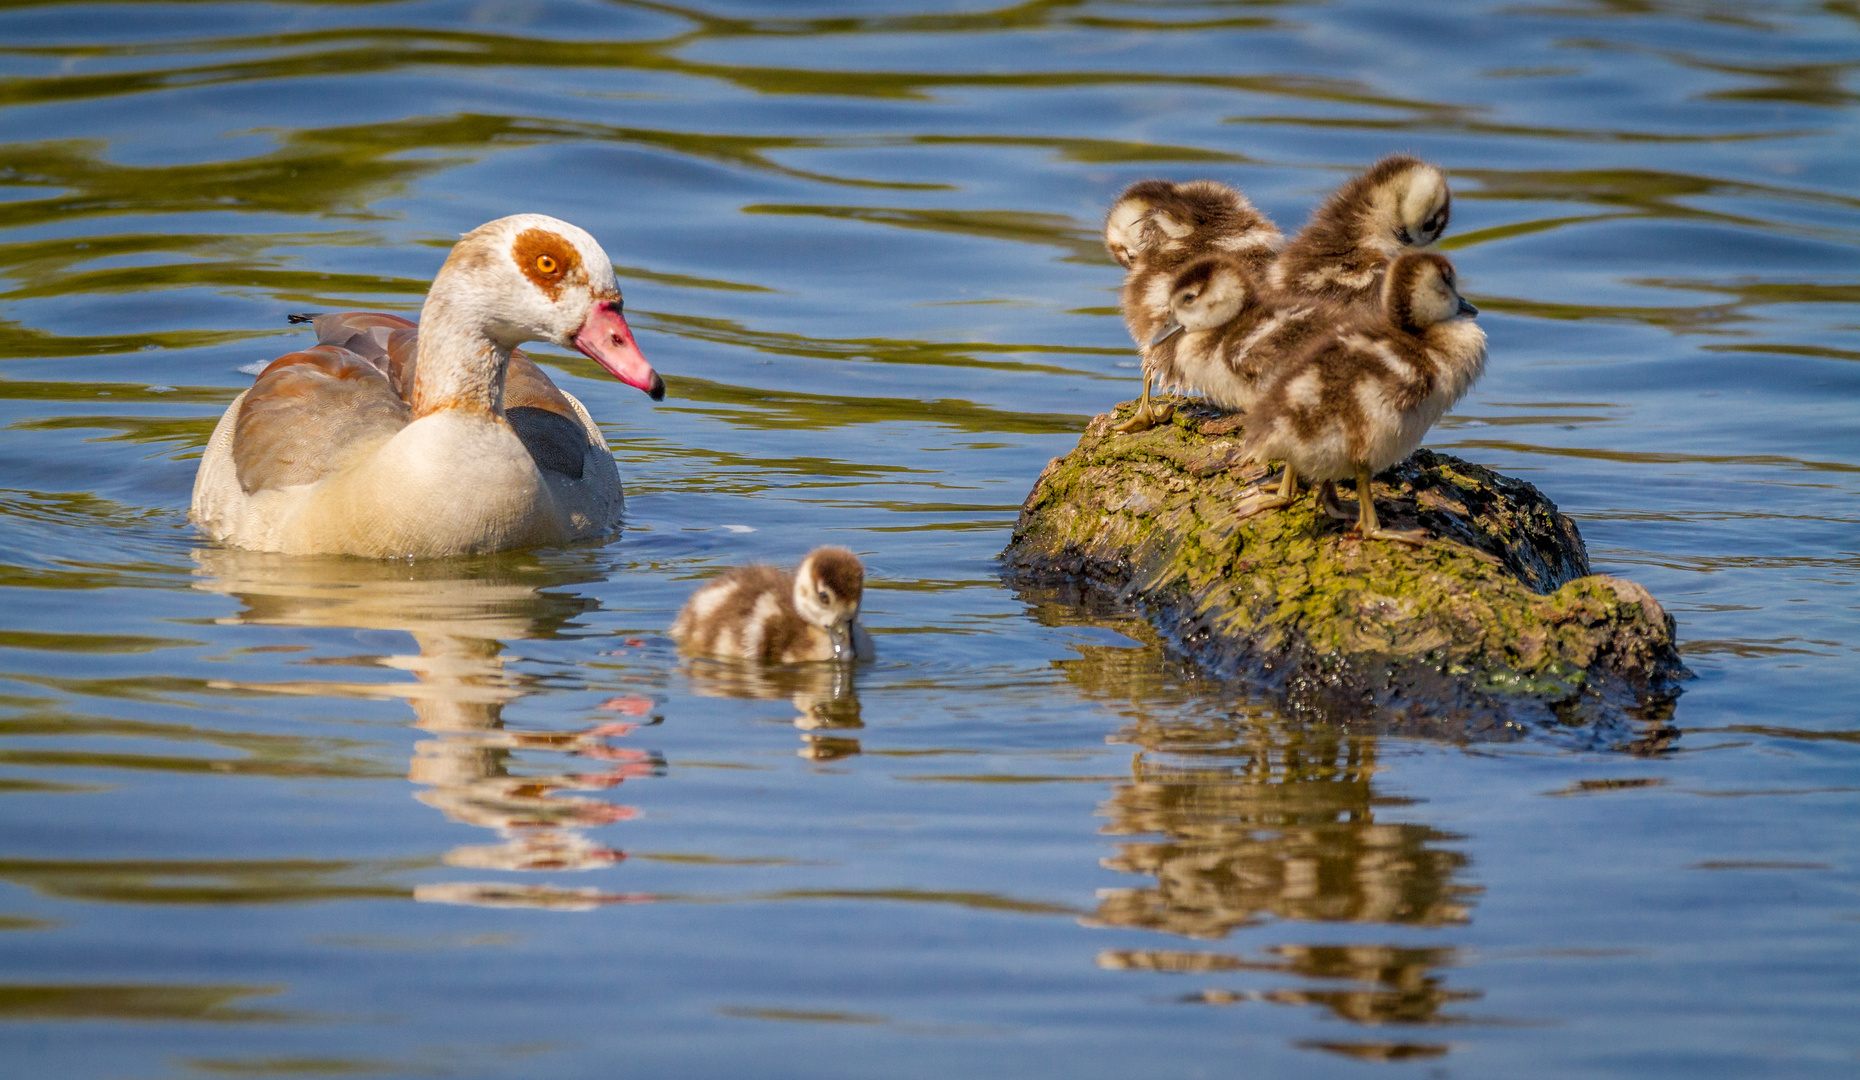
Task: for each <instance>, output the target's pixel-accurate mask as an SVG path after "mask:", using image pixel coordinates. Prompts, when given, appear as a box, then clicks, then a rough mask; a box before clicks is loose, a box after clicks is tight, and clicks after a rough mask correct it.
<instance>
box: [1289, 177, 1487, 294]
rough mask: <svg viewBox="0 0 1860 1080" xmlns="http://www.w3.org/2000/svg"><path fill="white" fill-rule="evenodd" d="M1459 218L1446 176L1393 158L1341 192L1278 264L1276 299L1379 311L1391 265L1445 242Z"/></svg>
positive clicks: (1315, 215) (1314, 216)
mask: <svg viewBox="0 0 1860 1080" xmlns="http://www.w3.org/2000/svg"><path fill="white" fill-rule="evenodd" d="M1452 213H1453V193H1452V192H1451V191H1450V190H1449V189H1448V187H1447V174H1446V173H1444V172H1442V171H1441V170H1440V169H1439V168H1437V167H1436V166H1433V165H1430V164H1428V163H1427V162H1425V161H1422V160H1420V159H1419V158H1413V157H1409V156H1408V155H1406V154H1392V155H1390V156H1388V157H1385V158H1383V159H1382V160H1381V161H1378V162H1376V163H1375V164H1374V165H1372V166H1370V167H1369V169H1368V170H1367V171H1365V172H1364V173H1362V174H1361V175H1359V176H1357V177H1356V178H1355V179H1354V180H1351V181H1350V182H1349V183H1347V184H1345V185H1343V186H1342V187H1341V188H1338V189H1337V191H1336V193H1335V194H1333V195H1331V197H1330V198H1329V199H1326V200H1325V201H1324V204H1323V205H1322V206H1319V207H1318V208H1317V210H1316V212H1314V213H1313V214H1312V215H1311V220H1310V221H1309V222H1307V223H1306V224H1305V227H1304V228H1303V229H1300V230H1299V231H1298V235H1297V236H1295V237H1293V238H1292V240H1291V242H1290V243H1288V244H1286V245H1285V247H1284V249H1283V250H1281V251H1280V252H1279V255H1278V258H1276V259H1275V260H1273V264H1272V268H1271V271H1270V275H1269V277H1268V283H1269V284H1270V285H1271V286H1272V287H1273V288H1274V289H1275V290H1277V291H1279V292H1284V293H1292V294H1296V295H1300V296H1308V297H1313V298H1315V299H1320V300H1326V301H1329V302H1332V303H1337V304H1361V305H1366V306H1371V307H1373V306H1374V305H1375V304H1376V302H1377V300H1378V299H1379V295H1380V292H1381V285H1382V275H1383V272H1384V270H1386V269H1387V267H1388V265H1389V262H1390V260H1392V259H1394V258H1395V257H1396V256H1398V255H1400V254H1401V253H1402V252H1403V251H1406V250H1409V249H1412V248H1419V247H1426V246H1427V245H1429V244H1431V243H1433V242H1434V241H1436V240H1438V239H1440V234H1441V233H1443V232H1445V231H1446V229H1447V222H1448V220H1449V219H1450V218H1451V217H1452Z"/></svg>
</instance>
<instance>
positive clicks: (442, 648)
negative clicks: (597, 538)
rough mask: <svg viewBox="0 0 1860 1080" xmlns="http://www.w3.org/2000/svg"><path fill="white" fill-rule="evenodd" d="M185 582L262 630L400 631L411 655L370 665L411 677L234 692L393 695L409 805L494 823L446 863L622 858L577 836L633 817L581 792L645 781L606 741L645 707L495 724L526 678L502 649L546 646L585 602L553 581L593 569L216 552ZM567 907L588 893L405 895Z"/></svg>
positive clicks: (558, 866)
mask: <svg viewBox="0 0 1860 1080" xmlns="http://www.w3.org/2000/svg"><path fill="white" fill-rule="evenodd" d="M194 557H195V560H196V561H197V562H198V563H199V566H200V569H199V571H198V581H197V582H196V587H197V588H201V589H205V590H208V591H212V592H218V593H224V594H227V595H229V596H234V597H237V598H238V599H239V600H240V601H241V602H242V603H243V604H244V609H243V610H242V611H241V612H239V613H238V614H237V615H235V616H232V617H231V618H230V619H228V620H227V621H229V622H237V623H247V624H257V625H267V626H321V627H353V628H356V629H367V630H402V631H406V632H407V633H409V634H411V635H412V636H413V640H414V642H415V644H416V645H417V647H418V651H417V652H415V653H413V654H411V655H397V656H382V657H376V658H374V662H375V663H378V664H380V665H382V666H384V667H389V668H398V669H400V670H403V671H408V672H410V673H412V674H413V676H414V677H415V679H416V680H417V681H416V682H414V683H379V682H349V683H343V682H319V681H303V682H292V683H272V684H258V685H253V684H242V685H243V687H244V688H246V689H258V690H266V691H271V692H283V693H299V694H314V695H319V696H331V695H334V696H354V697H373V698H378V697H382V696H388V695H392V696H397V697H402V698H404V699H406V701H407V702H408V704H409V705H410V706H412V708H413V711H414V714H415V716H416V717H417V719H416V720H415V726H416V727H419V728H420V729H422V730H424V731H427V732H429V733H431V734H432V736H433V738H430V739H423V740H421V741H420V742H419V743H418V744H417V745H416V747H415V754H414V757H413V759H412V761H411V762H410V763H409V766H408V779H410V780H412V781H413V782H415V783H416V784H421V785H424V787H425V790H423V791H421V792H420V793H419V794H418V796H417V797H418V798H419V800H420V801H421V802H423V803H426V804H427V805H429V806H432V807H434V808H435V809H438V810H439V811H441V812H442V813H444V814H445V815H446V817H447V818H449V819H450V820H453V821H458V822H463V823H465V824H470V825H475V826H478V827H480V828H485V829H490V830H492V831H494V832H495V833H496V834H497V836H498V842H497V843H495V844H474V845H464V846H460V847H457V848H455V849H453V850H452V851H451V852H449V853H448V854H447V855H446V857H445V861H446V862H447V863H448V864H450V865H454V866H462V867H471V868H476V869H495V870H513V871H525V870H527V871H537V870H555V871H560V870H589V869H597V868H600V867H606V866H611V865H613V864H614V863H616V862H618V861H620V860H621V859H623V858H625V856H624V854H622V853H621V852H620V851H618V850H615V849H613V848H610V847H606V846H604V845H601V844H598V843H596V842H594V841H593V840H591V839H590V838H589V837H588V836H586V835H585V834H584V833H583V832H582V831H581V830H583V829H586V828H589V827H593V826H599V825H606V824H610V823H612V822H615V821H620V820H624V819H626V818H629V817H632V816H633V815H634V811H633V809H632V808H631V807H626V806H621V805H617V804H615V803H612V802H609V801H607V800H605V799H601V798H596V797H593V796H589V795H573V794H566V793H568V792H589V791H598V790H601V789H606V788H611V787H613V786H615V785H617V784H619V783H621V782H623V781H625V780H627V779H630V778H633V777H638V776H644V775H649V774H651V773H653V772H655V771H657V770H658V769H659V768H660V767H661V766H660V762H659V761H658V760H657V759H655V758H653V757H651V756H649V755H647V754H645V753H643V752H640V751H637V750H631V749H625V748H618V747H615V746H613V745H611V744H610V742H609V739H610V738H611V737H614V736H618V735H623V734H625V733H627V732H628V731H630V730H631V729H632V727H633V726H634V722H636V721H637V720H639V719H642V718H644V717H645V716H646V714H648V713H649V712H650V708H651V702H650V701H647V700H646V699H643V698H627V699H615V701H614V702H610V703H609V706H608V708H609V709H610V711H617V712H620V713H622V714H624V715H626V716H628V719H626V720H616V721H612V722H608V723H602V724H596V725H592V726H590V727H586V728H583V729H579V730H571V731H515V730H511V729H509V728H506V727H505V725H504V721H503V709H504V706H505V705H506V704H507V703H509V702H511V701H514V700H517V699H519V698H521V697H523V696H524V694H525V693H526V692H527V689H526V686H525V684H524V681H523V680H522V679H521V678H518V677H514V676H512V675H511V674H510V673H508V672H506V671H505V669H504V658H503V651H504V644H503V643H504V641H506V640H510V639H522V638H532V637H539V636H547V635H549V634H552V633H555V632H556V631H557V630H559V629H560V628H561V627H562V626H563V625H564V624H566V623H567V622H568V621H569V620H571V619H573V618H574V617H575V616H577V615H580V614H582V613H583V612H585V611H587V610H589V609H590V608H591V607H593V606H594V602H593V601H592V600H588V599H586V598H582V597H577V596H573V595H568V594H564V593H559V592H553V591H551V592H544V591H542V590H543V589H544V588H546V587H549V586H562V585H572V584H575V583H578V582H582V581H591V580H598V579H599V578H600V577H602V576H603V571H602V568H601V567H600V566H598V565H595V564H592V563H585V564H580V565H576V566H571V567H568V568H564V569H550V568H546V567H544V566H543V565H541V564H539V563H537V562H536V561H534V560H530V559H523V558H521V557H512V556H506V557H503V558H501V559H480V560H470V561H469V562H466V561H463V560H450V561H427V562H417V563H400V562H386V563H384V562H370V561H363V560H356V559H340V558H304V557H300V556H287V555H276V554H270V553H263V552H247V551H238V550H235V549H226V548H203V549H198V550H196V552H195V553H194ZM520 752H547V753H556V754H565V755H568V756H569V757H571V758H572V759H575V760H578V761H593V762H598V767H597V768H595V769H591V770H587V771H570V770H566V769H564V770H561V771H556V772H547V773H540V774H538V773H513V772H512V769H511V764H512V761H513V758H514V757H515V755H517V754H518V753H520ZM557 893H559V894H560V896H561V897H562V898H563V903H564V904H565V905H567V906H570V907H579V906H583V905H585V904H586V903H588V902H589V897H590V896H591V895H605V894H596V893H593V892H591V891H590V890H586V889H567V890H556V889H553V888H552V887H549V886H532V885H522V886H514V885H511V884H509V883H488V884H480V883H470V882H463V883H446V884H442V885H421V886H419V887H418V888H416V890H415V897H416V899H441V900H448V901H460V900H469V899H470V898H471V897H473V896H475V895H480V894H481V895H482V899H483V902H486V903H495V904H499V905H505V904H511V903H519V902H520V903H521V904H522V905H523V906H558V905H555V904H553V903H551V902H550V899H549V898H550V897H551V896H554V895H556V894H557Z"/></svg>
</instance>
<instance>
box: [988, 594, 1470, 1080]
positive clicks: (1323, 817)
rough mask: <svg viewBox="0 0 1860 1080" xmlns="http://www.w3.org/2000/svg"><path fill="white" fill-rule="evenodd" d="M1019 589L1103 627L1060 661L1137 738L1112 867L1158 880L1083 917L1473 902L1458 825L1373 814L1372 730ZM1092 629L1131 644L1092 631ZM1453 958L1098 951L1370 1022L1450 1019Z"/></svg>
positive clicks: (1241, 998) (1142, 966)
mask: <svg viewBox="0 0 1860 1080" xmlns="http://www.w3.org/2000/svg"><path fill="white" fill-rule="evenodd" d="M1023 597H1024V598H1026V599H1028V600H1029V601H1030V602H1032V603H1033V604H1034V605H1035V606H1034V612H1033V613H1034V616H1035V617H1036V618H1038V619H1039V620H1040V622H1042V623H1043V624H1045V625H1048V626H1087V627H1091V628H1093V629H1094V630H1095V631H1096V634H1095V635H1087V634H1081V635H1080V639H1081V640H1080V642H1079V643H1077V644H1075V645H1074V648H1076V649H1077V650H1078V652H1079V657H1078V658H1077V659H1074V660H1063V661H1060V662H1059V664H1058V667H1059V668H1060V670H1062V671H1063V672H1064V673H1065V676H1066V678H1067V680H1068V681H1070V682H1071V683H1072V685H1073V686H1074V687H1075V688H1076V689H1077V690H1078V691H1079V692H1080V693H1081V694H1082V695H1083V696H1085V697H1087V698H1089V699H1092V700H1095V701H1099V702H1102V703H1103V704H1104V705H1105V706H1106V707H1107V708H1110V709H1112V710H1114V711H1116V712H1118V713H1120V714H1122V715H1123V716H1124V718H1125V722H1124V726H1123V727H1122V728H1121V729H1120V730H1119V731H1118V732H1117V734H1116V735H1114V736H1112V737H1111V738H1112V741H1113V742H1122V743H1129V744H1132V745H1134V746H1136V747H1137V748H1138V749H1137V753H1136V754H1135V756H1134V758H1133V759H1132V762H1131V777H1130V780H1129V781H1127V782H1124V783H1120V784H1118V785H1117V786H1116V787H1115V788H1114V789H1113V791H1112V792H1111V796H1110V798H1109V799H1108V800H1106V802H1105V803H1104V804H1103V806H1102V807H1101V808H1100V812H1101V815H1102V816H1103V817H1104V818H1106V819H1107V824H1106V825H1105V826H1104V832H1106V833H1107V834H1110V835H1113V836H1124V837H1130V838H1132V839H1130V840H1129V841H1127V842H1125V843H1122V844H1120V845H1119V847H1118V850H1117V852H1116V854H1114V855H1112V856H1111V857H1109V858H1107V859H1105V860H1104V865H1105V866H1106V867H1109V868H1111V869H1114V870H1120V871H1123V872H1125V873H1128V874H1132V875H1139V876H1141V877H1144V878H1148V879H1150V880H1149V881H1148V882H1145V883H1144V884H1141V885H1134V886H1131V887H1127V888H1118V889H1107V890H1103V891H1102V892H1100V894H1099V903H1098V906H1097V908H1096V910H1095V911H1093V912H1092V914H1091V916H1090V917H1089V918H1088V919H1086V920H1085V921H1086V922H1087V923H1089V924H1094V925H1100V926H1118V927H1131V928H1139V929H1146V930H1154V931H1160V932H1163V933H1169V934H1178V935H1181V936H1184V937H1192V938H1203V939H1217V938H1223V937H1226V936H1228V935H1229V934H1230V933H1232V932H1233V931H1234V930H1236V929H1238V928H1241V927H1245V926H1249V925H1253V924H1257V923H1262V922H1265V921H1267V920H1269V919H1279V920H1302V921H1324V922H1347V923H1352V924H1357V925H1358V926H1361V925H1363V924H1374V923H1382V924H1403V925H1410V926H1440V925H1450V924H1455V923H1462V922H1465V921H1466V920H1467V919H1468V918H1469V917H1470V914H1471V911H1470V906H1469V905H1470V903H1471V901H1472V898H1473V897H1474V896H1475V895H1476V894H1477V891H1478V890H1477V889H1476V888H1475V887H1472V886H1469V885H1466V884H1464V883H1462V882H1460V881H1459V880H1457V878H1458V877H1459V875H1460V874H1461V873H1463V871H1464V868H1465V866H1466V858H1465V856H1463V855H1461V854H1460V853H1459V852H1456V851H1453V850H1451V849H1449V848H1447V847H1446V846H1445V845H1446V844H1447V843H1449V842H1450V841H1452V840H1453V839H1454V838H1453V837H1452V836H1450V835H1449V834H1446V833H1442V832H1440V831H1439V830H1436V829H1434V828H1432V827H1430V826H1428V825H1425V824H1419V823H1408V822H1389V821H1380V820H1378V819H1377V818H1378V813H1379V812H1382V811H1383V809H1384V808H1386V807H1389V806H1392V805H1401V804H1402V801H1401V800H1399V799H1393V798H1390V797H1387V796H1383V795H1379V794H1378V793H1377V791H1376V785H1375V775H1376V770H1377V764H1376V752H1377V745H1378V744H1377V736H1375V735H1373V734H1369V733H1361V732H1351V731H1349V730H1347V729H1344V728H1340V727H1334V726H1317V725H1311V724H1307V723H1303V722H1300V721H1298V720H1296V719H1287V718H1284V717H1281V716H1278V715H1276V714H1274V713H1273V712H1271V711H1268V710H1266V709H1264V708H1261V707H1260V706H1259V704H1258V703H1257V702H1249V701H1248V700H1247V699H1245V698H1244V697H1241V696H1238V695H1236V694H1234V693H1232V692H1231V691H1229V692H1226V693H1223V692H1222V691H1223V688H1222V687H1221V686H1220V685H1219V684H1209V683H1205V682H1198V681H1197V680H1196V676H1195V674H1194V672H1193V671H1192V669H1187V668H1185V667H1184V666H1183V665H1182V664H1180V663H1178V662H1176V661H1173V660H1171V659H1170V658H1169V657H1168V656H1167V655H1166V654H1165V652H1164V650H1163V649H1162V647H1161V645H1160V644H1159V642H1158V641H1157V637H1156V634H1155V631H1154V630H1152V629H1151V628H1150V627H1149V626H1148V625H1147V624H1146V623H1145V622H1143V621H1142V620H1140V619H1136V618H1133V617H1132V616H1131V615H1130V614H1129V613H1128V612H1127V611H1122V610H1120V609H1118V608H1116V607H1114V606H1110V605H1107V604H1106V603H1104V602H1103V601H1102V600H1101V599H1093V598H1091V597H1089V596H1085V597H1082V598H1080V597H1076V596H1074V597H1072V598H1068V597H1067V596H1066V595H1065V594H1064V593H1063V592H1058V591H1050V590H1049V591H1035V590H1029V591H1028V592H1027V593H1024V594H1023ZM1068 599H1078V600H1080V601H1081V602H1079V603H1069V602H1068ZM1108 631H1115V632H1116V634H1118V635H1121V638H1118V637H1113V636H1112V634H1110V633H1108ZM1094 636H1095V637H1096V639H1097V640H1099V641H1104V640H1107V639H1108V640H1122V641H1124V642H1125V644H1123V645H1121V646H1120V645H1108V644H1087V643H1085V642H1086V640H1089V639H1090V638H1092V637H1094ZM1453 964H1454V954H1453V950H1451V949H1426V948H1408V947H1401V946H1394V945H1380V944H1364V945H1330V944H1325V945H1297V944H1288V945H1278V946H1274V947H1272V948H1269V949H1267V950H1266V952H1265V955H1264V956H1263V957H1261V958H1258V959H1254V958H1249V957H1243V956H1235V955H1229V954H1226V953H1220V952H1207V951H1199V950H1185V949H1117V950H1106V951H1104V952H1102V953H1100V954H1099V955H1098V965H1099V966H1100V967H1102V968H1106V969H1111V970H1132V971H1152V972H1166V973H1174V974H1179V975H1183V976H1186V977H1188V978H1191V979H1194V980H1195V981H1196V982H1197V983H1201V985H1199V986H1197V987H1195V988H1193V989H1190V990H1188V991H1186V992H1185V993H1184V994H1183V996H1182V997H1181V998H1180V999H1179V1000H1183V1001H1189V1002H1195V1003H1200V1004H1211V1005H1225V1004H1238V1003H1242V1002H1258V1003H1267V1004H1281V1005H1297V1006H1304V1007H1317V1008H1321V1009H1324V1010H1326V1011H1327V1012H1329V1013H1330V1014H1332V1015H1333V1016H1336V1017H1337V1018H1339V1019H1343V1020H1349V1021H1353V1022H1357V1023H1363V1024H1381V1023H1403V1024H1407V1023H1415V1024H1419V1023H1429V1024H1431V1023H1442V1022H1451V1021H1452V1020H1454V1019H1455V1018H1454V1017H1452V1016H1450V1015H1447V1014H1446V1013H1445V1012H1444V1010H1446V1009H1447V1008H1449V1007H1450V1006H1451V1004H1452V1003H1454V1002H1459V1001H1465V1000H1472V999H1475V998H1477V997H1479V996H1480V995H1479V994H1478V993H1477V992H1476V991H1464V990H1458V989H1448V988H1447V987H1446V986H1445V985H1444V980H1443V977H1442V975H1441V972H1442V970H1443V969H1445V968H1448V967H1451V966H1453ZM1230 973H1231V974H1235V975H1239V974H1251V975H1254V976H1259V975H1264V976H1267V977H1270V976H1272V975H1274V974H1277V975H1280V976H1283V977H1285V979H1286V981H1287V982H1289V983H1292V985H1289V986H1282V987H1269V988H1263V989H1261V988H1239V987H1233V986H1223V985H1219V984H1215V985H1208V984H1207V983H1208V982H1209V981H1212V980H1211V979H1210V977H1218V976H1220V975H1223V974H1230ZM1294 980H1298V981H1310V982H1313V983H1316V984H1317V985H1315V986H1306V985H1298V983H1297V982H1294ZM1339 982H1342V983H1346V984H1347V985H1342V986H1339V985H1335V984H1337V983H1339ZM1326 984H1329V985H1326ZM1339 1045H1340V1046H1341V1045H1344V1044H1339ZM1348 1045H1349V1046H1350V1047H1352V1048H1355V1049H1360V1048H1361V1047H1367V1046H1370V1044H1367V1043H1365V1044H1348ZM1376 1045H1378V1046H1379V1045H1381V1044H1376ZM1391 1045H1393V1044H1391ZM1400 1045H1401V1046H1404V1047H1406V1046H1409V1045H1410V1044H1405V1043H1404V1044H1400ZM1414 1045H1420V1044H1414ZM1326 1048H1327V1049H1329V1048H1330V1047H1326ZM1338 1052H1340V1053H1342V1052H1354V1050H1350V1051H1345V1050H1339V1051H1338ZM1372 1052H1374V1051H1373V1050H1364V1051H1363V1053H1372ZM1399 1052H1403V1051H1391V1053H1399Z"/></svg>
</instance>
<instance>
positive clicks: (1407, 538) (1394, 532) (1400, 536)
mask: <svg viewBox="0 0 1860 1080" xmlns="http://www.w3.org/2000/svg"><path fill="white" fill-rule="evenodd" d="M1357 534H1358V535H1360V536H1361V537H1362V538H1363V539H1365V540H1393V541H1395V542H1396V543H1398V544H1413V545H1414V546H1415V547H1421V546H1422V545H1424V544H1426V543H1427V542H1428V541H1429V540H1432V539H1433V538H1434V534H1433V533H1430V532H1428V531H1427V530H1426V529H1372V530H1370V531H1368V532H1364V531H1362V530H1361V529H1358V530H1357Z"/></svg>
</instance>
